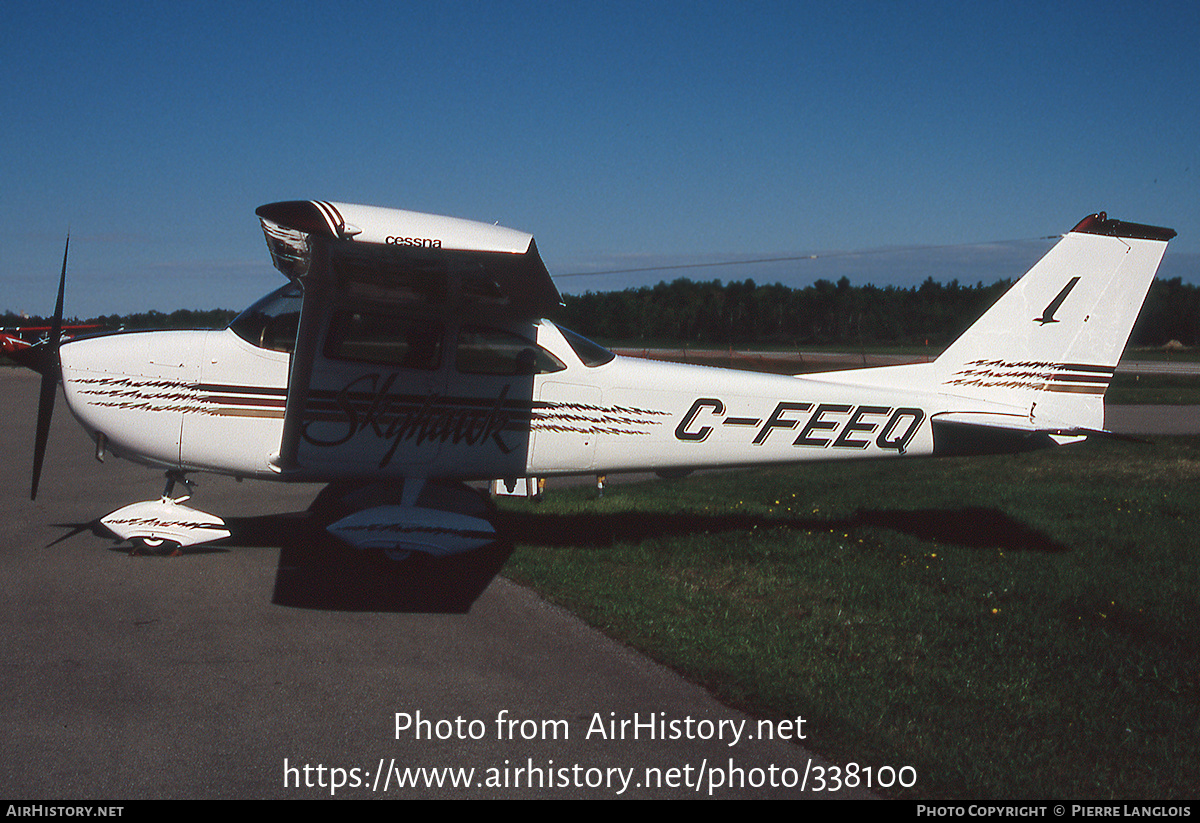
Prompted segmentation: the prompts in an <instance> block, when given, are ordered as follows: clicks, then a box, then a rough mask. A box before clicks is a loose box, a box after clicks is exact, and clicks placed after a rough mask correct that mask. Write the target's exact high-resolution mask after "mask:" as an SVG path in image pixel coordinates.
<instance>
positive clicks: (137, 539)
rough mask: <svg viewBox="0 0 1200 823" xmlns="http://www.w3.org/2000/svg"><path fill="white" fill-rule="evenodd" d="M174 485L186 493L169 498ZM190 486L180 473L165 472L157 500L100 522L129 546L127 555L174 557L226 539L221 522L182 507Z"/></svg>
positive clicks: (215, 518)
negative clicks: (187, 550)
mask: <svg viewBox="0 0 1200 823" xmlns="http://www.w3.org/2000/svg"><path fill="white" fill-rule="evenodd" d="M176 483H182V484H183V486H184V488H185V489H186V492H187V493H186V494H183V495H181V496H179V497H172V496H171V495H172V493H173V492H174V491H175V484H176ZM194 486H195V484H194V483H192V482H191V481H190V480H188V479H187V478H186V477H185V476H184V473H183V472H182V471H179V470H176V469H172V470H171V471H168V472H167V482H166V485H165V486H164V487H163V493H162V497H161V498H159V499H158V500H146V501H143V502H141V503H131V504H130V505H128V506H125V507H124V508H120V509H117V510H116V511H115V512H112V513H111V514H107V515H105V516H104V517H102V518H100V522H101V523H102V524H104V526H105V527H107V528H108V530H109V531H111V532H112V533H113V534H115V535H116V536H117V537H120V538H121V539H122V540H128V541H130V543H132V544H133V550H132V551H131V552H130V554H131V555H141V554H168V555H170V556H172V557H175V556H178V555H180V554H182V553H183V549H184V548H186V547H187V546H194V545H196V544H198V543H208V542H210V541H213V540H220V539H221V538H223V537H229V530H228V529H226V528H225V521H224V520H222V519H221V518H219V517H217V516H216V515H214V514H209V513H208V512H202V511H199V510H198V509H193V508H191V507H189V506H185V505H183V502H184V501H185V500H190V499H191V497H192V489H193V487H194Z"/></svg>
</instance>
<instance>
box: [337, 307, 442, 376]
mask: <svg viewBox="0 0 1200 823" xmlns="http://www.w3.org/2000/svg"><path fill="white" fill-rule="evenodd" d="M442 332H443V326H442V324H441V323H438V322H435V321H431V320H425V319H418V318H406V317H401V316H397V315H395V314H390V313H386V314H385V313H379V314H372V313H370V312H360V311H341V312H338V313H337V314H336V315H334V318H333V323H332V324H330V327H329V335H328V338H327V339H326V343H325V355H326V356H327V357H331V358H334V359H336V360H358V361H362V362H367V363H387V364H389V365H393V366H399V367H400V368H402V369H422V370H425V371H433V370H436V369H437V368H438V366H440V365H441V362H442Z"/></svg>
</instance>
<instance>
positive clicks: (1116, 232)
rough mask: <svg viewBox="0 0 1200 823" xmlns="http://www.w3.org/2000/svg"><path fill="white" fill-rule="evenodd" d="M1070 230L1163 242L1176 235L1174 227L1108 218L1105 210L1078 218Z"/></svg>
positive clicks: (1080, 232)
mask: <svg viewBox="0 0 1200 823" xmlns="http://www.w3.org/2000/svg"><path fill="white" fill-rule="evenodd" d="M1071 231H1072V232H1075V233H1077V234H1099V235H1104V236H1105V237H1120V238H1125V239H1129V240H1161V241H1163V242H1164V243H1165V242H1167V241H1168V240H1170V239H1171V238H1173V237H1175V235H1176V231H1175V230H1174V229H1168V228H1164V227H1163V226H1148V225H1145V224H1143V223H1126V222H1124V221H1122V220H1109V219H1108V214H1107V213H1106V212H1098V213H1097V214H1089V215H1088V216H1087V217H1085V218H1083V219H1082V220H1080V221H1079V223H1078V224H1076V226H1075V228H1073V229H1071Z"/></svg>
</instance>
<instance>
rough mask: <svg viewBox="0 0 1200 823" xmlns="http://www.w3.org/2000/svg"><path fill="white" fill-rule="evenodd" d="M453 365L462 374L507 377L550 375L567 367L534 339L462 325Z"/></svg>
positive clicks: (481, 327)
mask: <svg viewBox="0 0 1200 823" xmlns="http://www.w3.org/2000/svg"><path fill="white" fill-rule="evenodd" d="M454 365H455V368H457V369H458V371H459V372H461V373H462V374H492V375H500V376H506V377H507V376H513V377H515V376H519V375H532V374H550V373H552V372H556V371H562V370H563V369H565V368H566V365H565V364H564V363H563V362H562V361H561V360H559V359H558V358H557V357H555V356H554V355H553V354H551V353H550V352H548V351H546V350H545V349H543V348H542V347H541V346H539V345H538V344H537V343H534V342H533V341H532V340H529V339H527V338H525V337H522V336H521V335H519V334H513V333H512V332H506V331H502V330H500V329H490V328H486V327H483V326H463V328H462V332H461V333H460V334H459V336H458V350H457V352H456V354H455V360H454Z"/></svg>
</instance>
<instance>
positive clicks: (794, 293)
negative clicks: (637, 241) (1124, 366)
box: [562, 277, 1200, 348]
mask: <svg viewBox="0 0 1200 823" xmlns="http://www.w3.org/2000/svg"><path fill="white" fill-rule="evenodd" d="M1011 285H1012V281H1011V280H998V281H996V282H995V283H992V284H991V285H984V284H983V283H976V284H975V285H973V286H972V285H964V284H961V283H959V282H958V281H957V280H954V281H951V282H950V283H939V282H937V281H935V280H933V279H932V278H929V279H927V280H926V281H925V282H924V283H922V284H921V285H920V286H914V287H910V288H899V287H896V286H888V287H886V288H880V287H878V286H870V285H868V286H852V285H851V284H850V281H849V280H848V279H847V278H844V277H843V278H842V279H841V280H839V281H838V282H836V283H833V282H830V281H828V280H818V281H816V282H815V283H813V284H812V285H810V286H804V287H802V288H791V287H788V286H784V285H782V284H779V283H776V284H773V285H757V284H756V283H755V282H754V281H753V280H745V281H733V282H730V283H722V282H721V281H720V280H712V281H709V282H693V281H691V280H688V279H686V278H684V279H679V280H675V281H672V282H670V283H668V282H665V281H664V282H662V283H659V284H658V285H657V286H645V287H642V288H636V289H634V288H631V289H625V290H624V291H619V292H588V293H586V294H582V295H570V296H567V297H566V298H565V303H566V306H565V308H564V311H563V315H562V320H563V323H564V325H567V326H569V327H570V328H572V329H574V330H576V331H578V332H579V333H580V334H583V335H585V336H588V337H593V338H595V339H597V340H600V341H605V342H616V341H624V342H635V341H637V342H645V343H655V344H677V345H698V346H733V347H734V348H737V347H747V346H754V345H769V346H788V347H791V346H804V345H822V346H826V345H828V346H876V345H887V346H894V345H922V346H924V345H929V346H936V347H943V346H945V345H947V344H949V343H950V342H951V341H953V340H954V339H955V338H956V337H958V335H960V334H961V333H962V332H963V331H965V330H966V328H967V327H968V326H969V325H971V323H973V322H974V321H975V320H976V319H977V318H978V317H979V316H980V315H981V314H983V312H984V311H985V310H986V309H987V308H988V307H989V306H990V305H991V304H992V303H994V302H995V301H996V300H997V299H999V297H1000V295H1002V294H1003V293H1004V292H1005V290H1007V289H1008V287H1009V286H1011ZM1171 340H1177V341H1179V342H1180V343H1183V344H1184V345H1188V346H1194V345H1197V344H1200V287H1197V286H1194V285H1191V284H1186V283H1183V282H1182V280H1181V279H1180V278H1178V277H1176V278H1173V279H1171V280H1155V281H1154V283H1153V285H1152V286H1151V288H1150V294H1149V295H1148V296H1147V299H1146V303H1145V305H1144V306H1143V308H1142V313H1141V315H1140V317H1139V319H1138V322H1137V324H1136V325H1135V327H1134V331H1133V335H1132V337H1131V338H1130V343H1131V345H1137V346H1161V345H1164V344H1166V343H1167V342H1168V341H1171Z"/></svg>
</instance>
